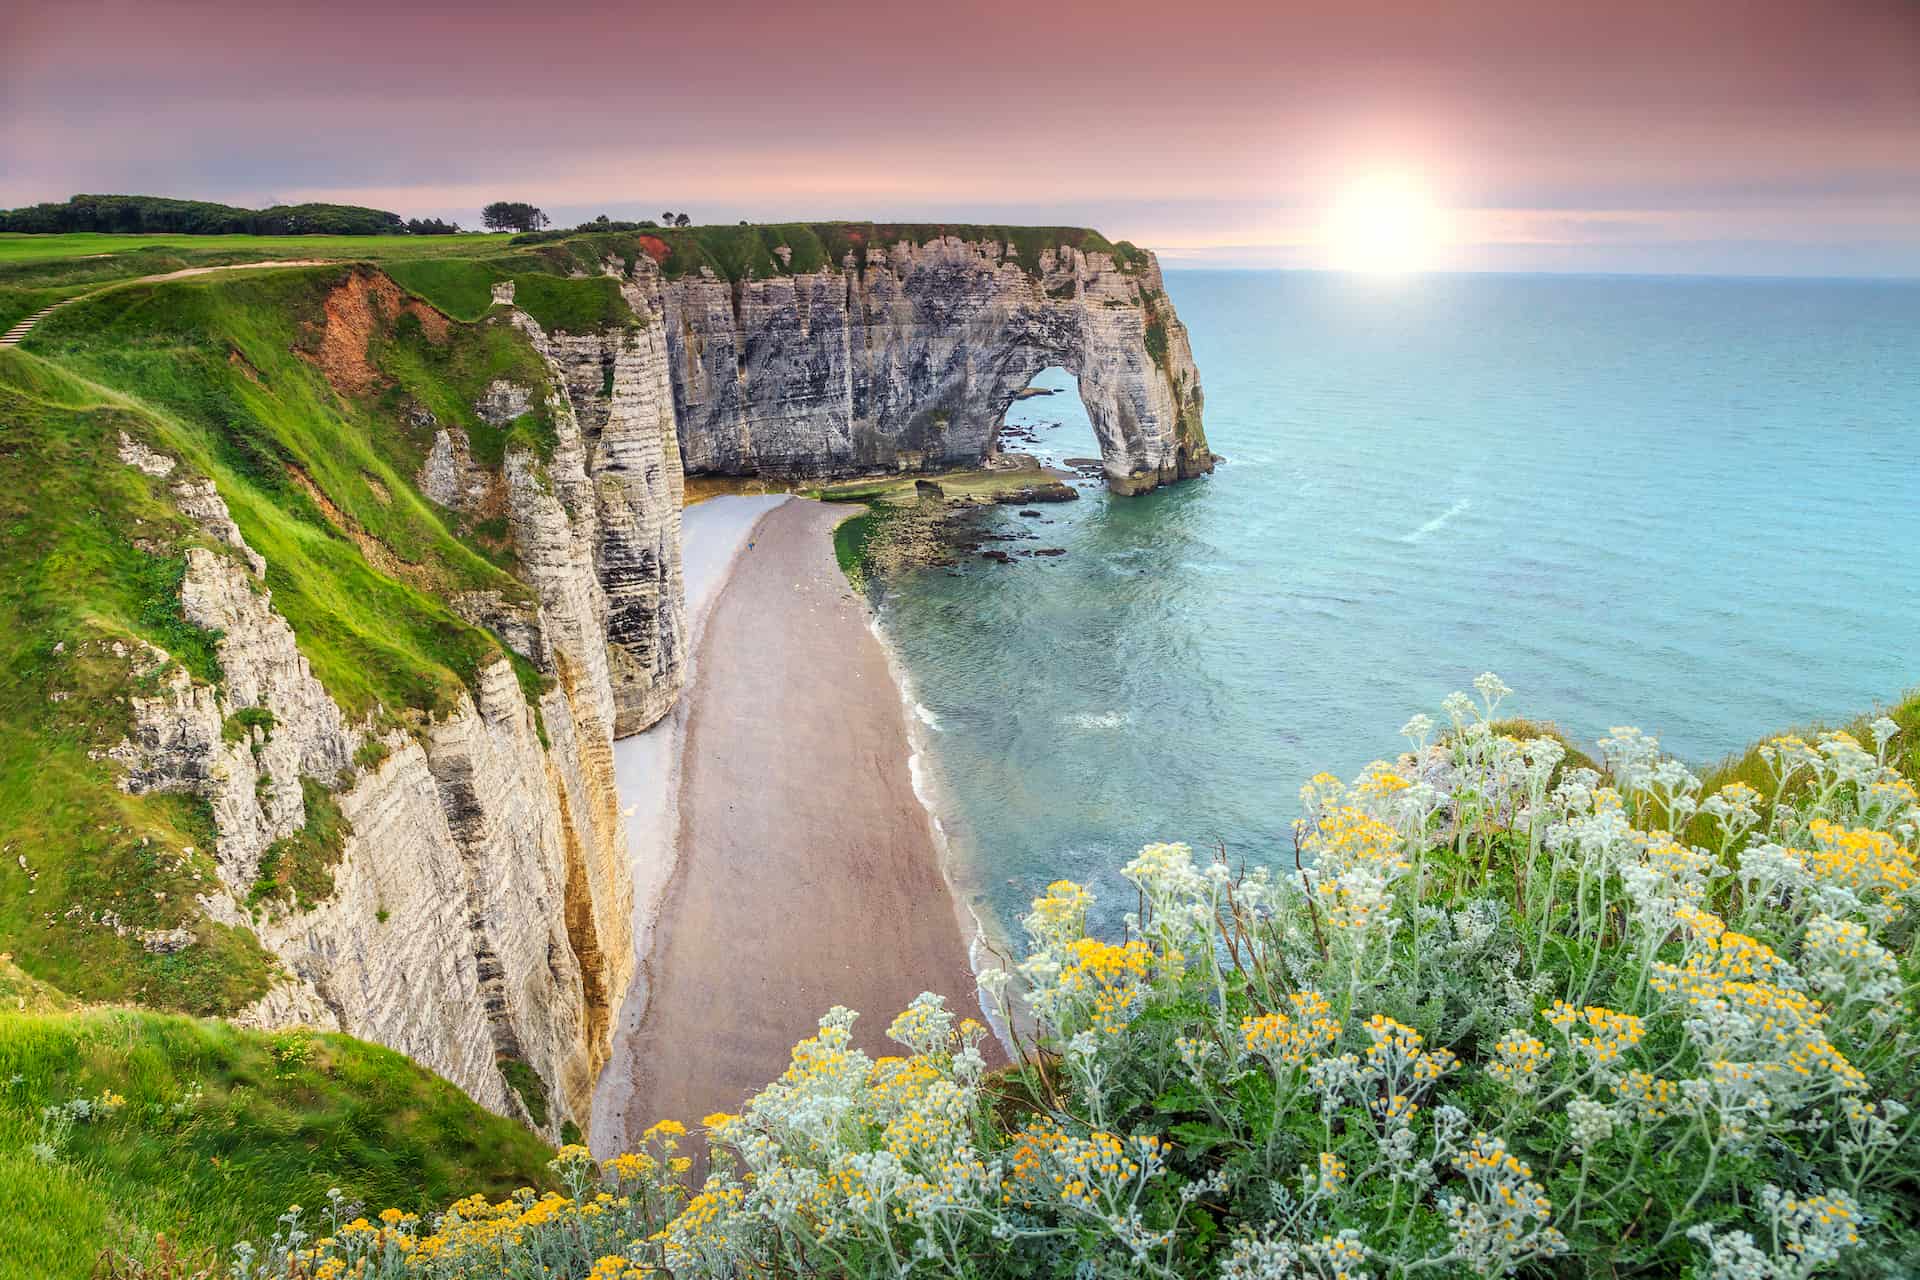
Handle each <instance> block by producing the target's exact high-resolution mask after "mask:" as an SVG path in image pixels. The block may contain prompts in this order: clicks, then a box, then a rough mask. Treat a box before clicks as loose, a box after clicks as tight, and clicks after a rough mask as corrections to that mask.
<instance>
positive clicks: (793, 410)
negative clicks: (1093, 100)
mask: <svg viewBox="0 0 1920 1280" xmlns="http://www.w3.org/2000/svg"><path fill="white" fill-rule="evenodd" d="M639 268H640V270H639V273H638V274H639V282H640V284H641V287H642V288H643V290H644V292H645V293H646V294H647V296H648V298H649V300H650V301H651V302H652V304H653V306H654V308H655V309H656V310H658V311H659V312H661V313H662V314H664V316H665V318H666V322H667V323H666V340H667V349H668V352H669V354H670V356H671V361H672V363H671V371H672V378H673V394H674V404H675V410H676V414H677V419H678V424H679V437H680V451H681V455H682V458H683V460H684V463H685V466H686V469H687V471H688V472H722V473H741V474H745V473H765V474H770V475H780V476H797V477H812V476H835V475H851V474H858V473H861V472H869V471H875V470H893V469H903V470H915V469H921V468H928V469H939V468H945V467H957V466H972V465H978V464H979V463H981V462H982V461H983V460H984V459H985V458H987V457H988V455H989V454H990V453H991V452H992V451H993V448H994V444H995V433H996V432H997V431H998V429H999V425H1000V422H1001V419H1002V418H1003V417H1004V416H1005V414H1006V410H1007V406H1008V405H1010V404H1011V403H1012V402H1013V400H1014V397H1015V396H1016V395H1017V394H1018V393H1019V391H1020V389H1021V388H1023V387H1025V386H1026V385H1027V383H1028V381H1029V380H1030V379H1032V377H1033V376H1034V374H1036V373H1038V372H1040V371H1041V370H1042V369H1045V368H1047V367H1049V366H1052V365H1059V366H1061V367H1063V368H1065V369H1066V370H1067V371H1068V372H1070V373H1072V374H1074V375H1075V376H1076V377H1078V378H1079V380H1080V395H1081V398H1082V400H1084V401H1085V403H1086V406H1087V412H1088V415H1089V416H1090V417H1091V418H1092V420H1093V427H1094V431H1095V433H1096V434H1097V435H1098V436H1099V439H1100V453H1101V459H1102V462H1103V463H1104V467H1105V472H1106V480H1107V484H1108V487H1109V488H1111V489H1113V490H1114V491H1115V492H1120V493H1139V492H1143V491H1145V490H1147V489H1151V488H1153V487H1155V486H1156V485H1161V484H1166V483H1168V482H1170V481H1173V480H1177V479H1181V478H1184V477H1187V476H1194V475H1200V474H1202V473H1204V472H1207V471H1209V470H1211V469H1212V465H1213V462H1212V455H1211V454H1209V453H1208V451H1207V441H1206V433H1205V431H1204V430H1203V428H1202V426H1201V404H1202V399H1201V394H1200V379H1199V374H1198V372H1197V371H1196V370H1195V368H1194V365H1193V354H1192V352H1191V350H1190V349H1189V347H1188V345H1187V333H1186V329H1185V327H1184V326H1183V325H1182V324H1181V323H1180V319H1179V317H1178V316H1177V315H1175V314H1174V310H1173V304H1172V303H1171V302H1169V301H1168V300H1167V296H1166V289H1165V286H1164V284H1163V283H1162V281H1161V277H1160V268H1159V264H1158V263H1157V262H1156V261H1155V260H1154V259H1153V256H1152V255H1151V254H1146V253H1141V254H1140V255H1139V257H1138V258H1137V259H1134V258H1130V259H1129V265H1128V266H1126V267H1124V268H1123V267H1122V266H1120V265H1119V264H1117V263H1116V262H1115V260H1114V258H1113V256H1112V255H1111V254H1108V253H1105V252H1099V251H1095V252H1083V251H1082V250H1080V249H1074V248H1065V247H1056V248H1048V249H1046V250H1044V251H1043V252H1042V253H1041V254H1040V256H1039V264H1038V270H1037V271H1030V270H1029V269H1028V267H1027V266H1025V265H1023V264H1022V263H1021V262H1020V261H1019V260H1018V259H1017V258H1016V256H1015V255H1014V253H1013V252H1012V250H1011V248H1010V247H1009V246H1007V245H1005V244H1001V243H997V242H992V241H970V240H961V239H957V238H942V239H935V240H932V241H930V242H928V243H924V244H917V243H914V242H912V241H901V242H899V243H896V244H892V245H886V244H874V245H871V246H869V247H868V248H867V250H866V253H865V256H864V261H863V262H859V263H856V261H855V259H854V257H853V255H851V254H849V255H847V257H846V259H845V260H844V261H843V262H842V263H840V264H839V265H837V266H834V267H830V268H829V269H826V270H821V271H817V272H811V273H799V274H794V275H791V276H777V277H773V278H768V279H757V280H744V281H739V282H729V281H727V280H724V279H721V278H719V277H718V276H716V275H714V274H713V273H712V272H711V271H703V272H702V273H701V274H698V275H687V276H683V277H681V278H679V279H674V280H668V279H665V278H664V277H663V276H662V275H661V273H660V272H659V270H658V269H657V268H654V267H653V266H652V264H651V262H649V261H648V260H647V259H645V258H644V257H643V258H642V259H641V260H640V264H639Z"/></svg>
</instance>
